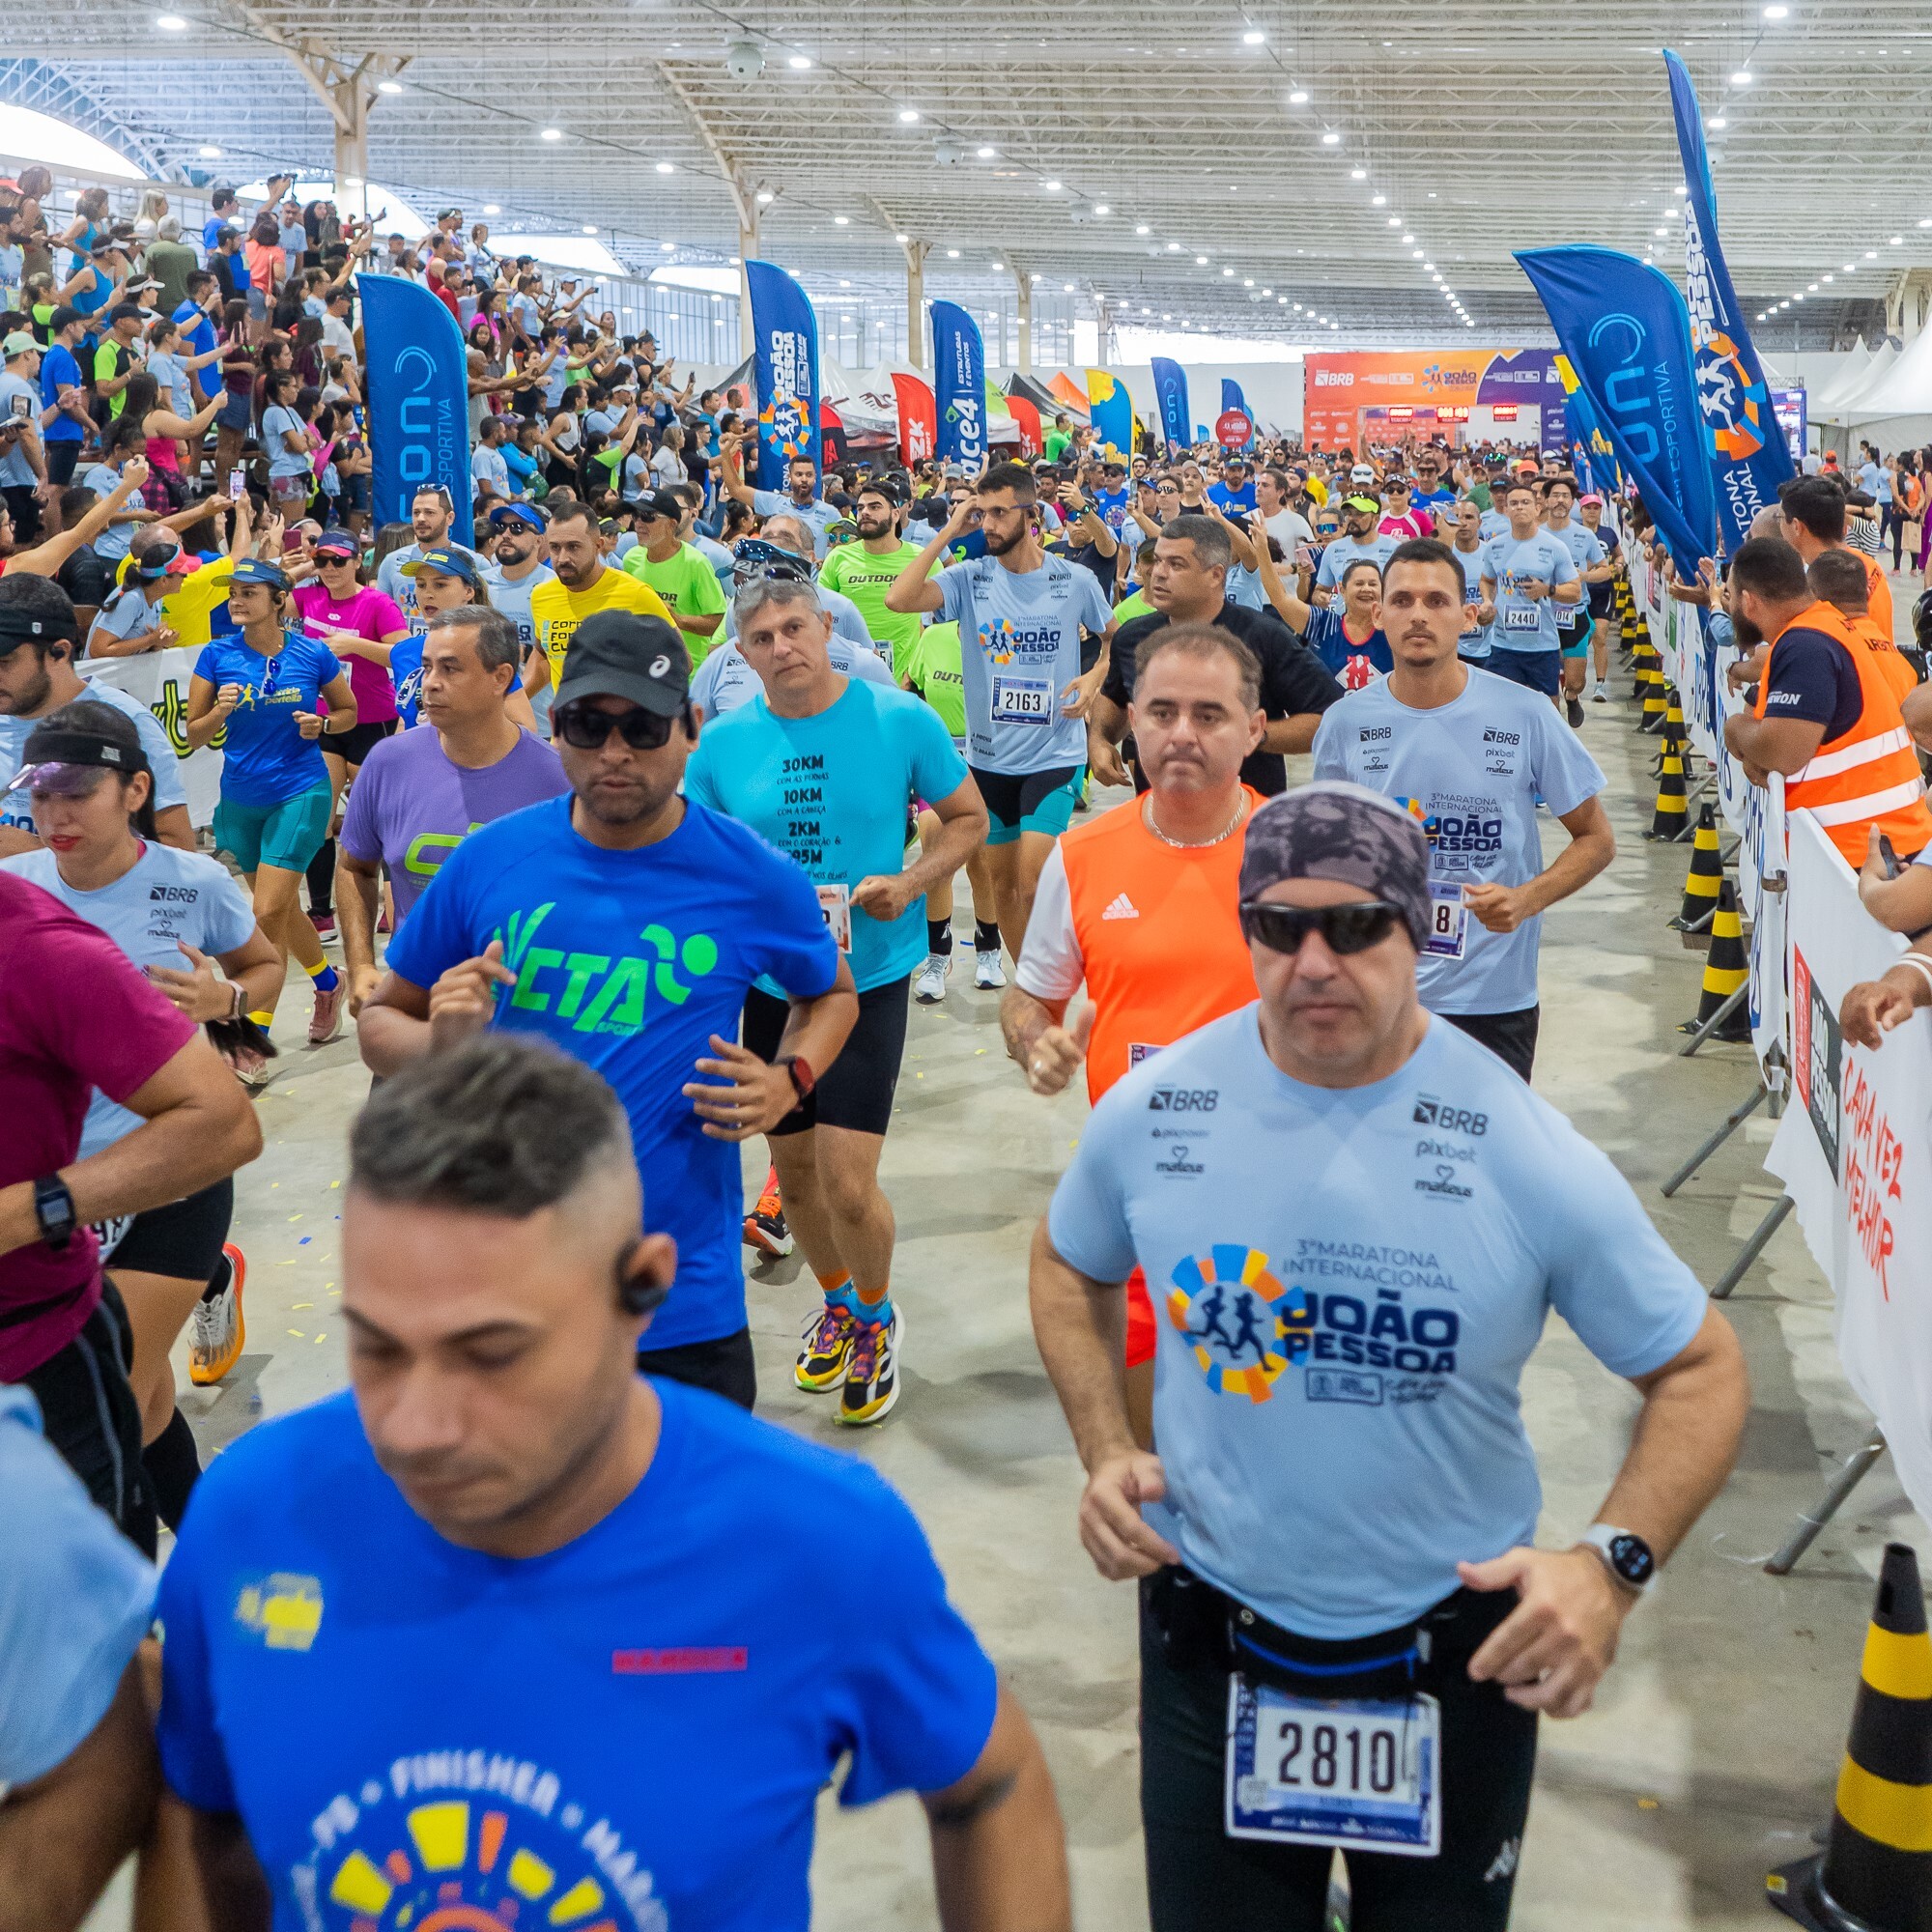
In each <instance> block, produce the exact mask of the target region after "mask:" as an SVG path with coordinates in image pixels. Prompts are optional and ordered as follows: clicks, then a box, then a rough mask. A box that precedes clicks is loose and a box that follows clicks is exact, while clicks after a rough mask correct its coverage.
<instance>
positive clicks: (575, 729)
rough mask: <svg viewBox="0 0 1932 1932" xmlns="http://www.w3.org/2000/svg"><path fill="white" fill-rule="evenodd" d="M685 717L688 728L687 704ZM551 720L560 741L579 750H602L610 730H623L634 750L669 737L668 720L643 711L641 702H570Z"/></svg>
mask: <svg viewBox="0 0 1932 1932" xmlns="http://www.w3.org/2000/svg"><path fill="white" fill-rule="evenodd" d="M684 721H685V725H686V726H687V728H689V725H690V723H691V712H690V708H689V707H688V706H687V707H686V710H685V712H684ZM552 723H553V725H554V726H555V728H556V733H557V735H558V736H559V737H560V738H561V739H562V740H563V742H564V743H565V744H566V745H569V746H571V747H573V748H574V749H575V750H577V751H580V752H595V751H600V750H602V749H603V746H604V743H605V741H606V740H607V739H608V738H609V737H610V735H611V732H612V731H619V732H622V734H623V738H624V742H625V744H627V745H628V746H630V748H631V749H632V751H634V752H655V751H657V750H658V749H659V748H660V747H661V746H663V745H666V744H668V742H669V740H670V726H671V721H670V720H669V719H668V718H664V717H661V716H660V715H659V714H658V713H657V712H655V711H646V710H645V709H644V708H643V706H642V705H641V704H634V705H633V706H632V707H631V708H630V710H628V711H595V710H592V709H591V708H590V706H588V705H578V704H573V705H571V706H569V707H568V708H567V709H565V710H562V711H558V712H556V713H555V714H554V717H553V719H552Z"/></svg>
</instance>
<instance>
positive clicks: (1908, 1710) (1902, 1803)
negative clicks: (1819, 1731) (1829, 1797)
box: [1765, 1543, 1932, 1932]
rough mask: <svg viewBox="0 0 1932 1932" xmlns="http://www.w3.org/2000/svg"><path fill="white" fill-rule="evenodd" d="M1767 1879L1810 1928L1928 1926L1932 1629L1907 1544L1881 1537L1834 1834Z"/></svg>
mask: <svg viewBox="0 0 1932 1932" xmlns="http://www.w3.org/2000/svg"><path fill="white" fill-rule="evenodd" d="M1765 1884H1766V1886H1767V1887H1768V1888H1769V1889H1770V1892H1771V1902H1772V1903H1773V1904H1774V1905H1775V1906H1776V1907H1777V1909H1778V1910H1779V1911H1780V1912H1782V1913H1784V1914H1785V1915H1786V1916H1787V1917H1788V1918H1795V1919H1797V1921H1798V1922H1799V1924H1801V1925H1808V1926H1810V1927H1811V1928H1812V1932H1932V1636H1928V1635H1927V1634H1926V1630H1925V1596H1924V1592H1923V1591H1922V1590H1921V1589H1920V1588H1919V1584H1918V1558H1917V1557H1916V1556H1915V1555H1914V1554H1913V1552H1912V1546H1911V1545H1910V1544H1907V1543H1889V1544H1887V1545H1886V1548H1885V1565H1884V1568H1883V1569H1882V1570H1881V1571H1880V1572H1879V1579H1878V1603H1877V1605H1875V1606H1874V1608H1873V1610H1872V1619H1871V1626H1870V1628H1869V1629H1868V1630H1867V1631H1866V1632H1865V1654H1864V1662H1863V1664H1862V1666H1861V1669H1860V1671H1859V1698H1858V1702H1857V1703H1856V1704H1855V1705H1854V1706H1853V1707H1852V1735H1851V1739H1850V1741H1849V1743H1847V1745H1846V1747H1845V1762H1844V1766H1843V1768H1842V1769H1841V1770H1840V1771H1839V1773H1838V1796H1837V1802H1836V1804H1834V1805H1833V1810H1832V1835H1831V1837H1830V1838H1829V1839H1828V1840H1827V1842H1826V1846H1825V1849H1824V1851H1823V1852H1822V1853H1819V1854H1816V1855H1814V1856H1813V1857H1811V1858H1808V1859H1803V1860H1801V1861H1799V1862H1798V1863H1797V1864H1793V1865H1786V1866H1784V1867H1783V1868H1782V1869H1781V1870H1779V1871H1775V1872H1773V1873H1772V1874H1771V1875H1770V1877H1769V1878H1767V1879H1766V1880H1765Z"/></svg>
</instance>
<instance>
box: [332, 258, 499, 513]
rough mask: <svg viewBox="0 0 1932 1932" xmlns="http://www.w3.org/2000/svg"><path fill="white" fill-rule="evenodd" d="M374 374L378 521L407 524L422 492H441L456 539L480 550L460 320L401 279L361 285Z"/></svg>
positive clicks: (363, 278) (365, 339)
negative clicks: (446, 500) (438, 489)
mask: <svg viewBox="0 0 1932 1932" xmlns="http://www.w3.org/2000/svg"><path fill="white" fill-rule="evenodd" d="M355 293H356V297H357V298H358V299H359V300H360V302H361V304H362V347H363V355H364V366H365V367H366V368H367V370H368V397H367V404H368V412H369V451H370V454H371V456H372V457H373V458H374V460H375V471H374V475H373V477H372V478H371V493H372V495H373V497H374V498H375V510H374V515H375V519H376V524H377V526H378V527H380V526H382V525H384V524H406V523H408V522H409V520H410V499H411V497H413V496H414V495H415V493H416V492H417V491H418V490H421V489H425V488H429V487H434V486H437V485H440V486H441V488H443V489H444V490H446V491H448V493H449V500H450V505H451V507H452V509H453V511H454V522H453V524H452V526H451V534H452V535H453V536H454V537H455V538H456V540H457V542H458V543H460V544H464V545H466V546H467V545H469V544H473V543H474V542H475V540H476V535H475V526H474V523H473V520H472V518H471V514H470V505H471V501H472V498H473V497H474V492H473V491H472V490H471V488H470V484H469V358H468V356H467V355H466V354H465V351H464V347H463V335H462V331H461V330H459V329H458V327H457V326H456V318H455V317H454V316H452V315H451V314H450V312H449V311H448V310H447V309H446V308H444V307H443V305H442V303H441V302H440V301H439V300H438V299H437V298H436V297H435V296H433V295H431V294H430V292H429V290H428V289H426V288H424V287H423V286H422V285H421V284H420V283H417V282H406V281H404V280H403V279H402V278H401V277H400V276H398V275H357V276H356V277H355Z"/></svg>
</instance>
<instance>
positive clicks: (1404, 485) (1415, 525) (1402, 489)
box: [1376, 476, 1435, 543]
mask: <svg viewBox="0 0 1932 1932" xmlns="http://www.w3.org/2000/svg"><path fill="white" fill-rule="evenodd" d="M1376 534H1377V535H1378V536H1384V537H1394V538H1395V540H1396V541H1397V542H1398V543H1406V542H1407V540H1408V539H1409V538H1410V537H1433V536H1434V535H1435V515H1434V513H1433V512H1432V511H1429V510H1425V509H1421V508H1418V507H1417V506H1416V505H1415V503H1414V501H1413V499H1412V497H1411V496H1410V493H1409V487H1408V478H1407V477H1406V476H1391V477H1390V478H1389V479H1388V481H1387V482H1386V483H1384V484H1383V485H1382V515H1381V521H1380V522H1379V523H1378V524H1377V526H1376Z"/></svg>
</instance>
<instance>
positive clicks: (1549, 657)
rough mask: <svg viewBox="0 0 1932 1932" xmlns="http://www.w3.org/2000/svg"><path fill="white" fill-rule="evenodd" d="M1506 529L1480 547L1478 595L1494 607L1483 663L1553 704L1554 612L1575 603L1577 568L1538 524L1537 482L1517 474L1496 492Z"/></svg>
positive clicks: (1557, 664)
mask: <svg viewBox="0 0 1932 1932" xmlns="http://www.w3.org/2000/svg"><path fill="white" fill-rule="evenodd" d="M1503 508H1504V510H1505V511H1506V512H1507V513H1508V516H1509V528H1508V529H1507V530H1505V531H1504V532H1503V533H1502V534H1501V535H1500V536H1493V537H1492V538H1491V539H1490V540H1489V542H1488V543H1487V544H1486V545H1485V547H1484V550H1483V599H1484V602H1486V603H1490V604H1493V605H1494V606H1495V607H1496V616H1495V622H1494V623H1493V624H1492V626H1491V629H1490V659H1489V668H1490V669H1491V670H1492V672H1493V673H1494V674H1495V675H1496V676H1497V677H1506V678H1508V679H1509V680H1510V681H1511V682H1512V683H1515V684H1520V685H1523V686H1526V687H1527V688H1528V689H1529V690H1531V691H1538V692H1541V693H1542V694H1543V696H1545V697H1547V698H1548V699H1549V701H1550V703H1551V704H1557V703H1559V702H1560V699H1559V698H1558V696H1557V693H1558V690H1559V689H1560V681H1561V678H1562V665H1563V632H1562V630H1561V628H1560V624H1559V617H1558V612H1559V611H1561V610H1563V609H1564V608H1567V607H1569V606H1571V605H1575V604H1579V603H1581V602H1582V597H1583V583H1582V577H1581V574H1580V573H1579V572H1578V571H1577V565H1576V563H1575V561H1574V560H1573V559H1572V557H1571V554H1570V546H1569V545H1568V544H1567V543H1566V542H1564V540H1563V539H1562V538H1561V537H1556V536H1552V535H1550V533H1549V532H1548V530H1544V529H1539V528H1538V527H1537V494H1536V485H1535V484H1534V483H1532V482H1530V481H1529V480H1528V479H1527V478H1526V477H1518V478H1517V479H1516V480H1515V481H1514V482H1512V483H1511V484H1509V486H1508V487H1507V488H1506V489H1505V491H1504V493H1503Z"/></svg>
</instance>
